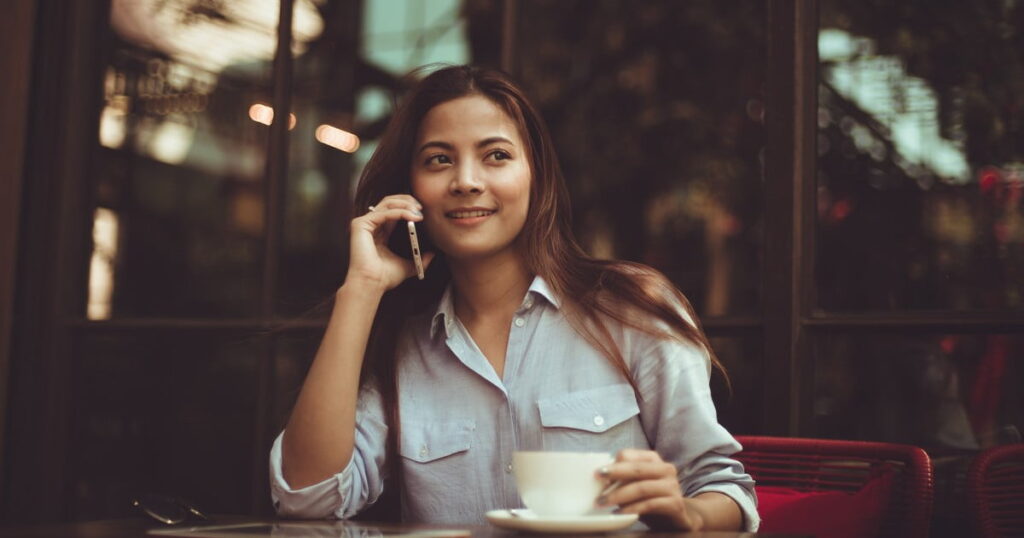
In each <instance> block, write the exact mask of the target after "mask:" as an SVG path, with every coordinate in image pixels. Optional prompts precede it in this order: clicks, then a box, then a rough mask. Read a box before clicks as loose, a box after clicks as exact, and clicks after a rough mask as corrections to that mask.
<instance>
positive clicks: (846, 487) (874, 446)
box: [735, 436, 933, 538]
mask: <svg viewBox="0 0 1024 538" xmlns="http://www.w3.org/2000/svg"><path fill="white" fill-rule="evenodd" d="M737 440H738V441H739V442H740V443H741V444H742V445H743V451H742V452H740V453H738V454H736V456H735V457H736V458H737V459H738V460H739V461H740V462H742V463H743V465H744V467H745V468H746V471H747V472H748V473H750V475H751V476H752V477H753V478H754V480H755V481H757V486H756V490H757V493H758V510H759V511H760V512H761V518H762V523H761V525H762V527H761V528H762V530H763V531H765V532H797V533H811V534H815V535H818V536H834V537H865V538H866V537H873V536H893V537H896V536H898V537H901V538H902V537H922V538H923V537H926V536H928V531H929V526H930V522H931V512H932V499H933V485H932V479H933V475H932V464H931V459H930V458H929V457H928V454H926V453H925V451H924V450H922V449H920V448H918V447H915V446H909V445H899V444H892V443H875V442H864V441H836V440H825V439H798V438H785V437H752V436H738V437H737Z"/></svg>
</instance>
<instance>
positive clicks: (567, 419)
mask: <svg viewBox="0 0 1024 538" xmlns="http://www.w3.org/2000/svg"><path fill="white" fill-rule="evenodd" d="M410 321H411V322H410V323H409V324H408V325H407V327H408V328H407V330H406V331H404V334H402V335H401V337H400V339H399V342H398V353H399V355H398V356H399V357H400V361H399V366H398V368H399V382H400V387H399V391H398V392H399V395H400V396H399V398H400V409H401V421H402V428H401V432H402V438H401V440H400V442H399V445H400V446H399V453H400V457H401V458H402V462H401V464H402V468H403V472H404V479H405V488H404V492H405V495H404V497H403V499H402V516H403V519H404V520H406V521H410V522H432V523H443V524H481V525H482V524H486V520H485V519H484V513H485V512H487V511H488V510H493V509H496V508H515V507H520V506H522V501H521V500H520V498H519V495H518V494H517V493H516V486H515V478H514V476H513V473H512V453H513V452H515V451H516V450H541V449H543V450H563V451H564V450H574V451H586V452H609V453H611V454H613V455H614V454H615V453H616V452H618V451H619V450H621V449H624V448H641V449H652V450H655V451H657V452H658V454H659V455H660V456H661V457H662V458H663V459H664V460H665V461H668V462H671V463H673V464H675V466H676V469H678V471H679V482H680V485H681V486H682V490H683V493H684V495H686V496H693V495H696V494H698V493H702V492H706V491H717V492H720V493H723V494H725V495H728V496H729V497H731V498H732V499H733V500H735V501H736V503H737V504H738V505H739V506H740V508H741V510H742V511H743V515H744V526H745V528H746V529H747V530H749V531H755V530H757V527H758V525H759V522H760V519H759V517H758V515H757V508H756V504H757V502H756V498H755V496H754V481H753V479H751V477H750V476H749V475H748V474H746V473H745V472H744V470H743V466H742V465H741V464H740V463H739V462H737V461H736V460H735V459H733V458H731V455H732V454H734V453H736V452H738V451H739V450H740V445H739V443H738V442H736V440H735V439H734V438H733V437H732V435H730V434H729V432H728V431H726V430H725V428H723V427H722V426H721V425H719V424H718V420H717V417H716V413H715V407H714V404H713V402H712V400H711V392H710V388H709V386H708V382H709V379H710V373H711V362H710V359H709V358H708V354H707V353H706V351H705V350H704V349H703V348H701V347H699V346H697V345H694V344H689V343H683V342H679V341H676V340H666V339H659V338H656V337H654V336H651V335H649V334H647V333H645V332H643V331H639V330H636V329H633V328H629V327H625V326H622V325H621V324H617V323H616V324H609V329H610V330H611V333H612V337H613V338H614V340H615V342H616V343H617V344H618V346H619V349H620V350H621V351H622V354H623V356H624V358H625V360H626V363H627V365H628V367H629V369H630V372H631V374H632V376H633V379H634V380H635V382H636V385H637V388H638V393H637V392H634V390H633V388H632V387H631V386H630V385H629V382H628V381H627V380H626V378H625V377H624V376H623V374H622V372H620V371H619V370H618V369H617V368H616V367H615V366H614V365H613V364H612V363H611V362H610V361H609V360H608V359H607V358H606V357H605V355H603V354H602V353H601V352H600V351H599V350H597V349H595V348H594V347H593V346H592V345H590V344H589V343H588V342H587V341H586V340H585V339H584V338H583V337H582V336H580V335H579V333H577V332H576V330H574V329H573V328H572V327H571V326H570V325H569V323H568V321H567V320H566V319H565V318H564V317H563V315H562V313H561V312H560V310H559V299H558V298H557V297H555V296H554V294H553V293H552V292H551V290H550V288H548V286H547V284H546V283H545V282H544V280H543V279H541V278H539V277H537V278H535V279H534V281H533V283H532V284H531V286H530V289H529V291H528V292H527V294H526V297H525V298H524V299H523V302H522V304H521V306H520V308H519V309H518V310H517V311H516V313H515V317H514V318H513V321H512V326H511V330H510V333H509V339H508V351H507V353H506V357H505V368H504V375H503V377H501V378H499V377H498V375H497V373H496V372H495V370H494V368H493V367H492V366H491V364H490V363H489V362H488V360H487V358H486V357H485V356H484V354H483V353H482V352H481V351H480V349H479V348H478V347H477V345H476V344H475V343H474V342H473V339H472V338H471V337H470V335H469V332H468V331H467V330H466V328H465V327H464V326H463V325H462V323H461V322H460V321H459V320H458V318H457V317H456V316H455V310H454V304H453V298H452V291H451V288H450V287H449V289H448V290H447V291H446V292H445V294H444V295H443V296H442V298H441V301H440V303H439V304H438V307H437V310H436V312H434V313H433V314H430V313H427V314H424V315H422V316H419V317H417V318H413V319H411V320H410ZM384 417H385V412H384V408H383V405H382V402H381V398H380V394H379V393H378V392H377V391H376V390H374V389H373V388H372V387H364V388H363V389H362V390H361V392H360V394H359V400H358V404H357V410H356V432H355V434H356V435H355V450H354V452H353V455H352V459H351V461H350V462H349V464H348V466H346V467H345V469H344V470H342V472H341V473H339V474H337V475H334V476H332V477H330V478H328V479H326V480H324V481H323V482H320V483H318V484H314V485H311V486H308V487H305V488H301V489H292V488H291V487H290V486H289V485H288V483H287V482H286V481H285V479H284V476H283V475H282V472H281V436H280V435H279V436H278V437H277V439H276V440H275V441H274V445H273V447H272V448H271V451H270V478H271V480H270V482H271V496H272V498H273V502H274V506H275V508H276V509H277V512H278V513H279V514H280V515H282V516H292V517H306V518H328V517H337V518H347V517H351V516H353V515H355V514H356V513H358V512H359V511H360V510H362V509H363V508H364V507H366V506H368V505H369V504H371V503H373V502H374V501H376V500H377V498H378V497H379V496H380V494H381V492H382V489H383V482H384V476H383V475H384V472H385V469H386V465H385V459H386V458H387V455H386V453H385V438H386V435H387V425H386V423H385V418H384Z"/></svg>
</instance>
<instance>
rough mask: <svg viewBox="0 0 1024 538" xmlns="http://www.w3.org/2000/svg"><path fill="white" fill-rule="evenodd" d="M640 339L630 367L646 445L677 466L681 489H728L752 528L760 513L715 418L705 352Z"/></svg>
mask: <svg viewBox="0 0 1024 538" xmlns="http://www.w3.org/2000/svg"><path fill="white" fill-rule="evenodd" d="M644 340H646V342H645V343H646V344H647V345H645V346H643V349H644V351H643V352H642V353H640V354H638V355H637V356H635V357H634V363H633V364H632V368H631V369H632V372H633V375H634V377H635V379H636V380H637V385H638V388H639V389H640V394H641V409H642V412H641V416H642V422H643V427H644V431H645V433H646V434H647V438H648V440H649V442H650V443H651V446H652V447H653V448H654V450H655V451H657V452H658V454H659V455H660V456H661V457H662V458H663V459H665V461H669V462H671V463H673V464H674V465H675V466H676V468H677V469H678V470H679V478H680V480H679V482H680V486H681V488H682V490H683V493H684V495H686V496H687V497H692V496H695V495H697V494H699V493H704V492H709V491H715V492H719V493H722V494H724V495H727V496H728V497H730V498H731V499H733V501H735V502H736V504H737V505H738V506H739V508H740V510H741V512H742V513H743V524H744V529H745V530H746V531H748V532H754V531H756V530H757V529H758V527H759V526H760V522H761V518H760V516H758V513H757V497H756V496H755V493H754V480H753V478H751V477H750V475H749V474H747V473H746V472H745V471H744V469H743V464H742V463H740V462H739V461H737V460H736V459H734V458H733V457H732V455H733V454H735V453H737V452H739V451H740V450H741V447H740V444H739V443H738V442H737V441H736V439H735V438H733V436H732V435H731V434H730V433H729V432H728V431H727V430H726V429H725V428H724V427H723V426H722V425H721V424H719V423H718V416H717V413H716V411H715V405H714V402H713V400H712V398H711V388H710V385H709V381H710V358H709V357H708V354H707V353H706V352H705V350H704V349H703V348H700V347H698V346H697V345H695V344H691V343H687V342H678V341H674V340H664V339H657V338H654V337H646V336H644V337H641V341H644Z"/></svg>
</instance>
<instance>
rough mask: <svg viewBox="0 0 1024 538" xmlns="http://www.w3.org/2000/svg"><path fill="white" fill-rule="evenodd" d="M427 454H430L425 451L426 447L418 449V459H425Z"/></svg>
mask: <svg viewBox="0 0 1024 538" xmlns="http://www.w3.org/2000/svg"><path fill="white" fill-rule="evenodd" d="M427 454H430V452H428V451H427V445H423V446H422V447H420V457H421V458H425V457H427Z"/></svg>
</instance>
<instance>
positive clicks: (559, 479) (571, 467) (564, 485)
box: [512, 452, 614, 517]
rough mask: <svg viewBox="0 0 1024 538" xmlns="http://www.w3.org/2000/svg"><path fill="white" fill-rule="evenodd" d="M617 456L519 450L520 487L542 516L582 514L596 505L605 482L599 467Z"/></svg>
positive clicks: (528, 504)
mask: <svg viewBox="0 0 1024 538" xmlns="http://www.w3.org/2000/svg"><path fill="white" fill-rule="evenodd" d="M613 461H614V459H613V458H612V456H611V455H610V454H608V453H605V452H516V453H514V454H513V455H512V465H513V468H514V470H515V476H516V487H517V488H518V489H519V496H520V497H522V499H523V503H524V504H526V507H527V508H529V509H530V510H531V511H532V512H533V513H534V514H536V515H538V516H541V517H575V516H582V515H584V514H586V513H588V512H590V511H591V510H593V509H594V502H595V501H596V500H597V496H598V494H600V493H601V490H602V489H603V488H604V486H605V483H604V481H603V480H601V479H600V478H599V477H598V476H597V470H598V469H600V468H601V467H602V466H604V465H608V464H609V463H612V462H613Z"/></svg>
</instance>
